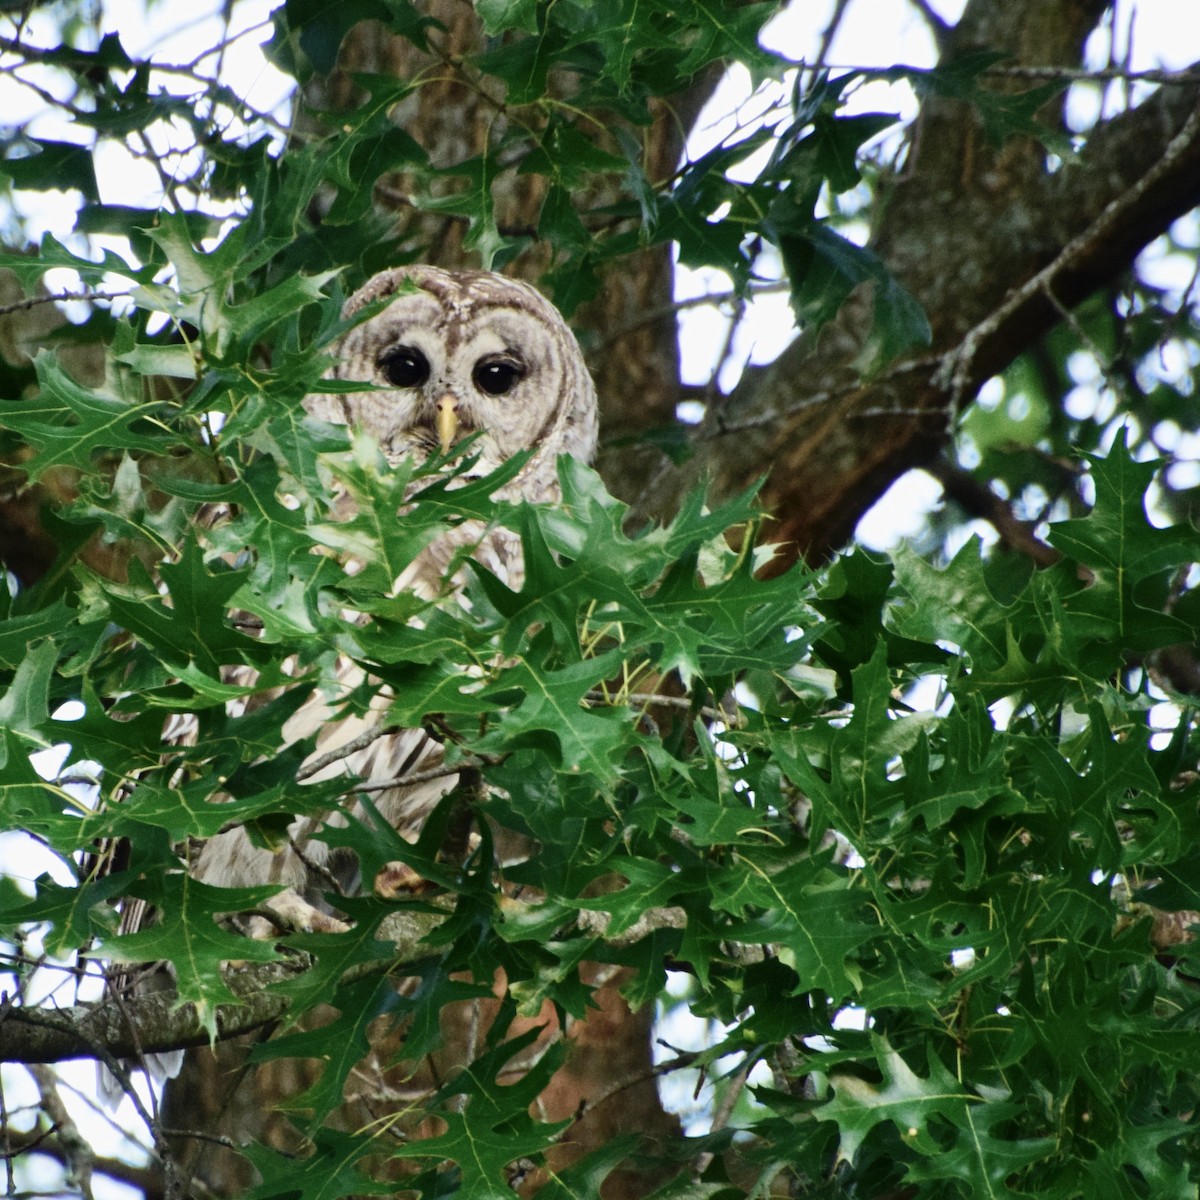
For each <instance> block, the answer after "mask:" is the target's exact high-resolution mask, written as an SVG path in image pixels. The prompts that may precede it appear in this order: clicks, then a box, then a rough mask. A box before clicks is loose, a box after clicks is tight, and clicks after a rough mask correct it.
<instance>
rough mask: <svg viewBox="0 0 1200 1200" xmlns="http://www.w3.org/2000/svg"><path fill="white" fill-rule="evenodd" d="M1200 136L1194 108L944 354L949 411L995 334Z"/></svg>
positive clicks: (941, 380)
mask: <svg viewBox="0 0 1200 1200" xmlns="http://www.w3.org/2000/svg"><path fill="white" fill-rule="evenodd" d="M1198 136H1200V108H1197V109H1194V110H1193V111H1192V113H1191V114H1190V115H1189V116H1188V119H1187V120H1186V121H1185V122H1184V123H1183V127H1182V128H1181V129H1180V131H1179V132H1178V133H1177V134H1176V135H1175V136H1174V137H1173V138H1172V139H1171V140H1170V142H1168V143H1167V147H1166V150H1165V151H1164V152H1163V155H1162V157H1161V158H1160V159H1159V160H1158V161H1157V162H1156V163H1155V164H1154V166H1152V167H1151V168H1150V169H1149V170H1148V171H1147V172H1146V173H1145V174H1144V175H1143V176H1142V177H1141V178H1140V179H1138V180H1137V182H1135V183H1134V184H1133V185H1132V186H1130V187H1129V188H1128V189H1127V190H1126V191H1124V192H1122V193H1121V195H1119V196H1117V197H1116V198H1115V199H1113V200H1111V201H1109V203H1108V204H1107V205H1106V206H1105V208H1104V211H1103V212H1101V213H1100V215H1099V216H1098V217H1097V218H1096V219H1095V220H1094V221H1093V222H1092V223H1091V224H1090V225H1089V226H1088V227H1087V228H1086V229H1085V230H1084V231H1083V232H1082V233H1080V234H1078V235H1077V236H1075V237H1073V238H1072V239H1071V240H1070V241H1069V242H1068V243H1067V244H1066V245H1065V246H1064V247H1063V248H1062V250H1060V251H1059V253H1058V254H1057V255H1056V256H1055V258H1054V260H1053V261H1052V262H1050V263H1049V264H1047V265H1046V266H1045V267H1043V268H1042V269H1041V270H1040V271H1039V272H1038V273H1037V274H1036V275H1034V276H1032V277H1031V278H1030V279H1027V280H1026V281H1025V282H1024V283H1023V284H1022V285H1021V286H1020V287H1018V288H1016V289H1014V290H1013V291H1012V292H1010V293H1009V295H1008V297H1007V298H1006V299H1005V300H1004V302H1003V303H1001V304H1000V305H999V306H998V307H997V308H995V309H993V310H992V312H991V313H990V314H989V315H988V316H987V317H985V318H984V320H982V321H980V322H979V324H978V325H976V326H975V327H974V328H973V329H971V330H969V331H968V332H967V334H966V336H965V337H964V338H963V339H962V341H960V342H959V343H958V345H957V346H955V347H954V348H953V349H951V350H949V351H947V352H946V353H945V354H944V355H943V356H942V362H941V365H940V366H939V368H938V370H937V372H936V373H935V375H934V382H935V384H936V385H937V386H939V387H941V388H943V389H946V390H948V391H949V393H950V394H949V398H948V401H947V410H948V411H950V412H955V411H957V410H958V409H959V408H960V407H961V405H962V402H963V399H964V397H965V396H966V394H967V391H968V390H969V387H970V384H971V368H972V367H973V365H974V362H975V356H976V354H977V353H978V352H979V348H980V346H981V345H982V344H983V343H984V342H985V341H986V340H987V339H988V338H989V337H991V336H993V335H994V334H995V333H996V332H997V331H998V330H999V329H1000V328H1001V326H1003V325H1004V323H1005V322H1006V321H1008V320H1010V319H1011V318H1012V317H1014V316H1015V315H1016V314H1017V313H1018V312H1019V311H1020V310H1021V308H1022V307H1023V306H1024V305H1025V304H1027V303H1028V302H1029V301H1030V300H1031V299H1032V298H1033V297H1034V296H1035V295H1037V294H1038V293H1039V292H1041V293H1043V294H1049V290H1050V289H1051V288H1052V287H1053V285H1054V281H1055V279H1056V277H1057V276H1058V275H1059V274H1061V273H1062V272H1063V271H1065V270H1066V269H1067V268H1069V267H1070V266H1071V265H1072V264H1073V263H1074V262H1075V260H1076V259H1078V258H1079V257H1081V256H1082V255H1083V254H1084V253H1085V252H1086V251H1088V250H1089V249H1091V247H1092V246H1094V245H1096V244H1097V243H1099V242H1103V241H1105V240H1106V239H1107V238H1108V237H1109V236H1110V235H1111V234H1112V233H1113V231H1114V227H1115V226H1116V225H1117V224H1118V223H1119V221H1120V220H1121V218H1122V217H1123V216H1124V215H1125V213H1126V212H1128V211H1129V210H1130V209H1131V208H1133V207H1134V205H1135V204H1136V203H1137V202H1138V201H1139V200H1141V198H1142V197H1143V196H1144V195H1145V194H1146V192H1148V191H1149V190H1150V189H1151V188H1152V187H1153V186H1154V185H1155V184H1157V183H1158V181H1159V180H1160V179H1162V178H1163V177H1164V176H1165V175H1167V174H1169V173H1170V172H1171V171H1172V170H1174V168H1175V163H1176V161H1177V160H1178V159H1179V158H1181V157H1182V156H1183V155H1184V153H1185V152H1186V151H1188V150H1189V149H1190V148H1191V147H1192V145H1193V143H1194V142H1195V141H1196V138H1197V137H1198Z"/></svg>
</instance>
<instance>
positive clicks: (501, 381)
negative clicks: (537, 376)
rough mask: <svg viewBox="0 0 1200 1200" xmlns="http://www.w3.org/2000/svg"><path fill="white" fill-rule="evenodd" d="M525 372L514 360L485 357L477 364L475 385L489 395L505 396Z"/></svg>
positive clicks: (474, 376)
mask: <svg viewBox="0 0 1200 1200" xmlns="http://www.w3.org/2000/svg"><path fill="white" fill-rule="evenodd" d="M523 374H524V371H522V370H521V368H520V367H519V366H517V364H516V363H514V362H509V361H508V360H507V359H504V358H484V359H481V360H480V361H479V362H477V363H476V364H475V372H474V375H473V378H474V380H475V386H476V387H477V388H479V390H480V391H483V392H487V394H488V395H489V396H503V395H504V393H505V392H511V391H512V389H513V388H514V387H515V386H516V384H517V381H518V380H519V379H520V378H521V376H522V375H523Z"/></svg>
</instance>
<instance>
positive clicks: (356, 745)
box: [296, 725, 397, 783]
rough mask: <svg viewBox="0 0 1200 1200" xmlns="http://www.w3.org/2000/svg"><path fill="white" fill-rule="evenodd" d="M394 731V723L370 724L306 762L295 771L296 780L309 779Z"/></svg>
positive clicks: (395, 727)
mask: <svg viewBox="0 0 1200 1200" xmlns="http://www.w3.org/2000/svg"><path fill="white" fill-rule="evenodd" d="M396 731H397V726H395V725H372V726H371V728H370V729H364V730H363V732H362V733H360V734H359V735H358V737H356V738H351V739H350V741H348V742H344V743H343V744H342V745H340V746H336V747H334V749H332V750H330V751H329V752H328V753H326V754H322V755H320V756H319V757H318V758H314V759H313V760H312V762H310V763H306V764H305V765H304V766H302V767H301V768H300V769H299V770H298V771H297V772H296V781H297V782H298V783H302V782H303V781H304V780H305V779H311V778H312V777H313V776H314V775H315V774H316V773H317V772H318V771H323V770H324V769H325V768H326V767H327V766H329V765H330V764H331V763H335V762H340V761H341V760H342V759H344V758H349V757H350V755H351V754H354V753H355V752H357V751H359V750H365V749H366V748H367V747H368V746H369V745H370V744H371V743H372V742H376V741H378V740H379V739H380V738H381V737H386V736H387V735H388V734H389V733H395V732H396Z"/></svg>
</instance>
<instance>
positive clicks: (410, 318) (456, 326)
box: [308, 266, 597, 474]
mask: <svg viewBox="0 0 1200 1200" xmlns="http://www.w3.org/2000/svg"><path fill="white" fill-rule="evenodd" d="M389 295H390V296H394V299H393V300H392V301H391V303H389V304H388V305H387V307H386V308H384V309H383V311H381V312H380V313H378V314H376V315H375V316H374V317H372V318H371V319H370V320H368V321H366V322H364V323H363V324H361V325H359V326H357V327H356V328H354V329H353V330H351V331H350V333H348V334H347V335H346V337H345V338H344V339H343V341H342V343H341V345H340V347H339V350H338V361H337V363H336V364H335V366H334V367H333V368H332V369H331V371H330V372H329V374H330V375H331V376H332V377H333V378H337V379H352V380H361V381H363V382H367V383H373V384H375V385H376V386H377V388H378V389H379V390H377V391H371V392H356V393H352V394H349V395H345V396H331V395H320V396H311V397H309V401H308V408H309V411H310V412H312V413H313V414H314V415H315V416H318V417H321V418H323V419H325V420H328V421H335V422H339V423H343V422H344V423H346V424H350V425H354V426H356V427H358V428H361V429H365V430H366V431H368V432H369V433H372V434H373V435H374V436H376V437H377V438H378V439H379V442H380V444H381V446H382V447H383V450H384V452H385V453H386V454H387V455H388V456H389V457H391V458H393V459H395V458H399V457H401V456H403V455H408V454H412V455H415V456H417V457H419V458H424V457H426V456H428V455H429V454H431V453H433V452H435V451H437V450H439V449H442V450H448V449H450V448H452V446H453V445H454V444H455V443H457V442H458V441H461V440H462V439H463V438H465V437H467V436H469V435H470V434H473V433H478V434H479V437H478V439H477V440H476V441H475V442H474V444H473V446H472V448H471V453H472V454H478V455H479V457H480V461H479V469H480V470H481V471H487V470H492V469H494V468H495V467H497V466H499V465H500V464H501V463H502V462H504V461H505V460H506V459H508V458H510V457H511V456H512V455H513V454H515V453H517V452H518V451H520V450H525V449H533V450H534V451H535V452H536V458H537V459H538V460H544V461H545V463H546V464H548V465H549V466H550V468H551V470H552V469H553V462H554V459H555V458H556V457H557V455H559V454H572V455H574V456H576V457H578V458H583V459H590V458H591V456H592V454H593V453H594V451H595V445H596V424H597V422H596V396H595V389H594V388H593V386H592V381H591V377H590V376H589V375H588V372H587V368H586V366H585V365H584V363H583V358H582V355H581V354H580V350H579V346H578V343H577V342H576V341H575V338H574V335H573V334H572V333H571V331H570V329H568V328H567V325H566V323H565V322H564V321H563V319H562V317H561V316H560V315H559V314H558V312H557V310H556V309H555V308H554V307H553V306H552V305H551V304H549V303H548V302H547V301H546V300H545V299H544V297H542V296H541V295H540V293H538V292H537V291H535V290H534V289H533V288H532V287H530V286H528V285H527V284H524V283H520V282H518V281H515V280H512V279H507V278H505V277H503V276H500V275H493V274H489V273H487V272H483V271H442V270H439V269H438V268H436V267H423V266H422V267H401V268H397V269H395V270H392V271H385V272H383V273H382V274H380V275H376V276H375V277H374V278H373V279H371V280H370V281H369V282H368V283H367V284H366V286H365V287H363V288H362V289H360V290H359V291H358V292H356V293H355V294H354V295H353V296H352V297H351V298H350V300H349V301H348V302H347V304H346V313H347V314H352V313H354V312H356V311H358V310H359V309H361V308H363V307H364V306H365V305H367V304H369V303H371V302H372V301H375V300H379V299H383V298H386V297H387V296H389ZM532 465H533V464H531V466H532ZM523 474H524V472H523Z"/></svg>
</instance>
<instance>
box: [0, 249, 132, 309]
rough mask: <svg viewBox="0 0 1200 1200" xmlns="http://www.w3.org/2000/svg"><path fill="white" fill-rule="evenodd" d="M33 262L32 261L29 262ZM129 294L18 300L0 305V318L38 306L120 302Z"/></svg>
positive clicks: (71, 294) (80, 294)
mask: <svg viewBox="0 0 1200 1200" xmlns="http://www.w3.org/2000/svg"><path fill="white" fill-rule="evenodd" d="M30 261H31V262H32V261H33V260H32V259H31V260H30ZM129 294H130V293H129V292H60V293H58V294H57V295H54V296H31V297H30V298H29V299H28V300H18V301H17V302H16V303H15V304H0V317H7V316H8V315H9V314H10V313H15V312H25V311H27V310H28V309H31V308H36V307H37V306H38V305H39V304H57V303H59V302H60V301H62V302H64V303H65V302H66V301H68V300H121V299H124V298H125V297H126V296H128V295H129Z"/></svg>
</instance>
